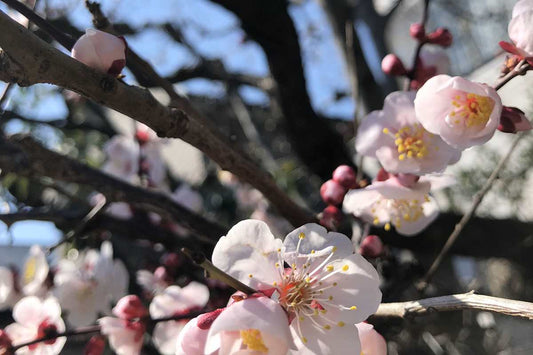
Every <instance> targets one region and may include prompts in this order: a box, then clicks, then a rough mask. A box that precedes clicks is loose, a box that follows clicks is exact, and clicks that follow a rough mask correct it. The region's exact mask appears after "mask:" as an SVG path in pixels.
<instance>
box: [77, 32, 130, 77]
mask: <svg viewBox="0 0 533 355" xmlns="http://www.w3.org/2000/svg"><path fill="white" fill-rule="evenodd" d="M71 56H72V57H73V58H75V59H77V60H79V61H80V62H82V63H83V64H85V65H87V66H89V67H91V68H94V69H96V70H99V71H101V72H103V73H108V74H111V75H118V74H120V72H121V71H122V69H123V68H124V66H125V65H126V41H125V40H124V39H123V38H119V37H117V36H113V35H112V34H109V33H106V32H103V31H99V30H95V29H87V30H86V31H85V34H84V35H83V36H81V37H80V38H79V39H78V40H77V41H76V43H75V44H74V47H72V52H71Z"/></svg>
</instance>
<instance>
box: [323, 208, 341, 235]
mask: <svg viewBox="0 0 533 355" xmlns="http://www.w3.org/2000/svg"><path fill="white" fill-rule="evenodd" d="M343 216H344V215H343V214H342V212H341V210H340V209H338V208H337V207H335V206H332V205H329V206H328V207H326V208H324V211H322V215H321V217H320V224H321V225H323V226H324V227H326V228H328V229H333V230H335V229H337V226H338V225H339V223H341V221H342V217H343Z"/></svg>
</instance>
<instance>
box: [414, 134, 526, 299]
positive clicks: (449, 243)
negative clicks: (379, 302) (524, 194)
mask: <svg viewBox="0 0 533 355" xmlns="http://www.w3.org/2000/svg"><path fill="white" fill-rule="evenodd" d="M524 135H525V134H524V133H522V134H519V135H518V137H516V139H515V140H514V142H513V144H511V146H510V147H509V150H508V151H507V153H506V154H505V155H504V156H503V157H502V158H501V159H500V161H499V162H498V165H496V167H495V168H494V170H493V171H492V174H491V175H490V176H489V178H488V179H487V181H486V182H485V184H484V185H483V187H482V188H481V190H479V191H478V192H477V193H476V194H475V195H474V198H473V203H472V205H471V206H470V208H469V209H468V211H467V212H466V213H465V214H464V216H463V217H462V218H461V220H460V221H459V223H457V224H456V225H455V229H454V230H453V232H452V234H451V235H450V236H449V237H448V240H447V241H446V243H445V244H444V246H443V247H442V249H441V251H440V253H439V255H438V256H437V257H436V258H435V261H433V264H432V265H431V267H430V268H429V270H428V271H427V273H426V275H425V276H424V278H423V279H422V281H421V282H420V283H419V285H418V286H417V288H418V289H419V291H420V292H423V291H424V290H425V289H426V288H427V286H428V284H429V282H430V280H431V278H432V277H433V274H434V273H435V271H437V269H438V268H439V266H440V264H441V262H442V260H443V259H444V257H445V256H446V254H447V253H448V251H449V250H450V248H451V247H452V246H453V244H454V243H455V241H456V240H457V238H458V237H459V235H460V234H461V232H462V231H463V229H464V228H465V226H466V224H467V223H468V222H469V221H470V219H471V218H472V216H473V215H474V213H475V212H476V209H477V208H478V206H479V205H480V204H481V201H483V198H484V197H485V195H486V194H487V192H488V191H489V190H490V188H491V187H492V183H493V182H494V180H496V178H497V177H498V175H499V174H500V172H501V170H502V169H503V168H504V166H505V163H506V162H507V160H509V157H510V156H511V153H512V152H513V150H514V149H515V148H516V146H517V144H518V142H519V141H520V139H522V137H523V136H524Z"/></svg>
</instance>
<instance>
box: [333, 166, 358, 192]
mask: <svg viewBox="0 0 533 355" xmlns="http://www.w3.org/2000/svg"><path fill="white" fill-rule="evenodd" d="M333 181H336V182H338V183H339V184H341V185H342V186H344V187H345V188H347V189H355V187H356V186H357V181H356V180H355V171H354V170H353V169H352V168H351V167H350V166H348V165H340V166H338V167H337V169H335V170H334V171H333Z"/></svg>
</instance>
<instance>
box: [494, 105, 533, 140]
mask: <svg viewBox="0 0 533 355" xmlns="http://www.w3.org/2000/svg"><path fill="white" fill-rule="evenodd" d="M531 128H533V126H532V125H531V122H529V120H528V119H527V117H526V115H525V114H524V112H522V111H521V110H519V109H517V108H516V107H508V106H503V108H502V116H501V118H500V124H499V125H498V130H500V131H502V132H505V133H516V132H520V131H529V130H530V129H531Z"/></svg>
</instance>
